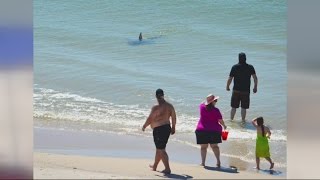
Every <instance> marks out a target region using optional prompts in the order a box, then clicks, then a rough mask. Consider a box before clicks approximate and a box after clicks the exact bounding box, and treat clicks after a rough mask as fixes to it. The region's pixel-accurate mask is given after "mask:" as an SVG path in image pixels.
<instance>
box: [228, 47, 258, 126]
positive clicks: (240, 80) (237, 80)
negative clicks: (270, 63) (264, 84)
mask: <svg viewBox="0 0 320 180" xmlns="http://www.w3.org/2000/svg"><path fill="white" fill-rule="evenodd" d="M251 76H252V77H253V80H254V87H253V93H256V92H257V88H258V78H257V76H256V72H255V70H254V67H253V66H252V65H250V64H247V63H246V54H245V53H243V52H241V53H239V63H238V64H235V65H233V66H232V68H231V71H230V75H229V79H228V81H227V87H226V89H227V91H230V88H229V86H230V84H231V82H232V80H233V79H234V82H233V91H232V96H231V113H230V116H231V117H230V118H231V120H233V118H234V115H235V114H236V110H237V108H239V105H240V102H241V118H242V122H243V123H244V122H245V120H246V114H247V111H246V110H247V109H249V105H250V84H251Z"/></svg>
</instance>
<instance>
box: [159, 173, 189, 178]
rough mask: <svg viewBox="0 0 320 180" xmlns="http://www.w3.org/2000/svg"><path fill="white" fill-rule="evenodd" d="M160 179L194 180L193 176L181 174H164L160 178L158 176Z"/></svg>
mask: <svg viewBox="0 0 320 180" xmlns="http://www.w3.org/2000/svg"><path fill="white" fill-rule="evenodd" d="M156 176H158V177H162V178H170V179H192V178H193V177H192V176H189V175H186V174H182V175H179V174H173V173H171V174H163V176H160V175H156Z"/></svg>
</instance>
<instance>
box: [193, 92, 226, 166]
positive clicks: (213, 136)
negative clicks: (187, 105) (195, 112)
mask: <svg viewBox="0 0 320 180" xmlns="http://www.w3.org/2000/svg"><path fill="white" fill-rule="evenodd" d="M218 99H219V96H214V95H212V94H209V95H208V96H207V99H206V100H205V101H204V102H203V103H201V104H200V119H199V122H198V125H197V129H196V132H195V133H196V137H197V144H200V145H201V160H202V162H201V165H202V166H205V161H206V156H207V148H208V145H209V144H210V146H211V148H212V151H213V152H214V155H215V156H216V158H217V167H220V164H221V163H220V150H219V146H218V143H221V142H222V141H221V132H222V127H221V125H222V126H223V128H224V129H226V128H227V126H226V125H225V124H224V121H223V119H222V115H221V113H220V111H219V109H218V108H216V107H215V106H216V103H217V101H218Z"/></svg>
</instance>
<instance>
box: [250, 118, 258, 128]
mask: <svg viewBox="0 0 320 180" xmlns="http://www.w3.org/2000/svg"><path fill="white" fill-rule="evenodd" d="M251 123H252V125H253V126H254V127H257V126H258V124H257V118H254V119H252V121H251Z"/></svg>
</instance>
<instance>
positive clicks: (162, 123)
mask: <svg viewBox="0 0 320 180" xmlns="http://www.w3.org/2000/svg"><path fill="white" fill-rule="evenodd" d="M156 98H157V101H158V105H154V106H153V107H152V109H151V112H150V115H149V117H148V118H147V120H146V122H145V123H144V125H143V127H142V131H144V130H145V128H146V127H148V126H149V125H150V126H151V128H152V129H153V140H154V143H155V145H156V155H155V158H154V163H153V165H150V168H152V170H153V171H156V170H157V166H158V164H159V162H160V160H162V162H163V164H164V167H165V169H164V170H163V171H161V172H162V173H165V174H170V173H171V169H170V166H169V157H168V154H167V152H166V145H167V142H168V139H169V136H170V134H174V133H175V129H176V112H175V110H174V107H173V106H172V104H170V103H168V102H167V101H166V100H165V99H164V93H163V90H162V89H157V91H156ZM170 117H171V125H172V127H171V126H170V120H169V119H170Z"/></svg>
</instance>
